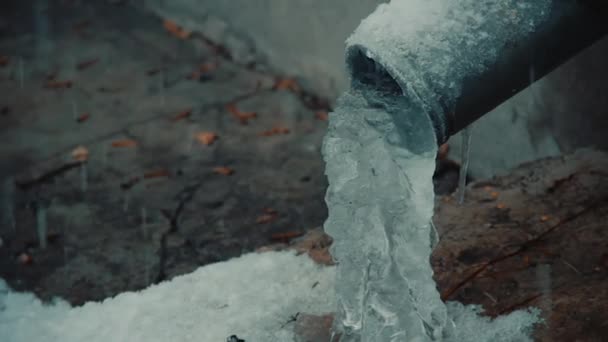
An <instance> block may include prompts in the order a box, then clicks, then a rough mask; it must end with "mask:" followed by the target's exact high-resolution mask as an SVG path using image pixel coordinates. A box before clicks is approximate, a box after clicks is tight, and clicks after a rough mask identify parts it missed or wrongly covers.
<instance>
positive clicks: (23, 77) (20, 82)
mask: <svg viewBox="0 0 608 342" xmlns="http://www.w3.org/2000/svg"><path fill="white" fill-rule="evenodd" d="M23 68H24V67H23V57H22V58H19V87H20V88H21V89H23V84H24V79H25V75H24V71H23Z"/></svg>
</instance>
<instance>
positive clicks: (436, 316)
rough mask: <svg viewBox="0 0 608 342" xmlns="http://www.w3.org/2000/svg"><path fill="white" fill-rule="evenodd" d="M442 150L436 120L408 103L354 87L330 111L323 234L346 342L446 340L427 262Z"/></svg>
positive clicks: (325, 151)
mask: <svg viewBox="0 0 608 342" xmlns="http://www.w3.org/2000/svg"><path fill="white" fill-rule="evenodd" d="M408 109H409V110H408ZM404 113H409V114H410V115H404ZM436 152H437V144H436V141H435V134H434V130H433V126H432V123H431V121H430V119H429V118H428V116H427V115H425V114H424V113H423V112H422V111H420V109H419V108H416V107H413V106H412V104H411V103H407V100H406V98H404V97H399V96H386V97H384V96H381V95H379V94H376V93H373V92H367V93H365V94H364V93H362V92H360V91H351V92H349V93H346V94H345V95H343V96H342V97H341V99H340V100H339V104H338V109H337V110H336V111H335V112H334V113H332V114H331V115H330V126H329V131H328V133H327V136H326V138H325V142H324V146H323V154H324V156H325V161H326V173H327V176H328V179H329V184H330V185H329V189H328V192H327V196H326V201H327V204H328V207H329V211H330V213H329V218H328V220H327V222H326V223H325V230H326V231H327V233H328V234H330V235H331V236H332V237H333V238H334V244H333V246H332V249H331V252H332V255H333V256H334V258H335V259H336V260H337V262H338V267H337V276H336V294H337V296H338V297H337V301H338V314H339V321H340V322H341V324H342V327H341V328H342V330H344V334H345V336H343V338H342V340H341V341H370V342H371V341H412V342H413V341H427V340H430V339H439V338H440V337H441V336H442V329H443V327H444V325H445V323H446V317H447V316H446V308H445V306H444V305H443V303H442V302H441V299H440V297H439V293H438V292H437V290H436V288H435V282H434V281H433V278H432V275H433V271H432V269H431V267H430V263H429V256H430V254H431V231H432V230H431V227H430V222H431V217H432V215H433V196H434V195H433V183H432V179H431V177H432V174H433V171H434V168H435V154H436Z"/></svg>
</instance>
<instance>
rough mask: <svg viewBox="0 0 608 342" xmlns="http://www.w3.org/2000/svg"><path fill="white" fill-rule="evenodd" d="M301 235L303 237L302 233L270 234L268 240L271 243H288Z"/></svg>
mask: <svg viewBox="0 0 608 342" xmlns="http://www.w3.org/2000/svg"><path fill="white" fill-rule="evenodd" d="M302 235H304V233H303V232H296V231H293V232H285V233H276V234H272V235H271V236H270V239H271V240H273V241H281V242H285V243H288V242H289V241H290V240H293V239H295V238H297V237H300V236H302Z"/></svg>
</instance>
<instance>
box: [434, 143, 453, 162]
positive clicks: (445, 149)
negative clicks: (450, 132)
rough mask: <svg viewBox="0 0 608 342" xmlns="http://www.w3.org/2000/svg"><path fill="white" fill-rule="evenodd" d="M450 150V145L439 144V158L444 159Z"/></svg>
mask: <svg viewBox="0 0 608 342" xmlns="http://www.w3.org/2000/svg"><path fill="white" fill-rule="evenodd" d="M449 152H450V145H448V144H447V143H446V144H443V145H441V146H439V150H438V151H437V159H439V160H444V159H446V158H447V157H448V153H449Z"/></svg>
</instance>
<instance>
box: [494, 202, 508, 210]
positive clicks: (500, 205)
mask: <svg viewBox="0 0 608 342" xmlns="http://www.w3.org/2000/svg"><path fill="white" fill-rule="evenodd" d="M506 207H507V206H506V205H504V204H503V203H498V204H497V205H496V208H498V209H504V208H506Z"/></svg>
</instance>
